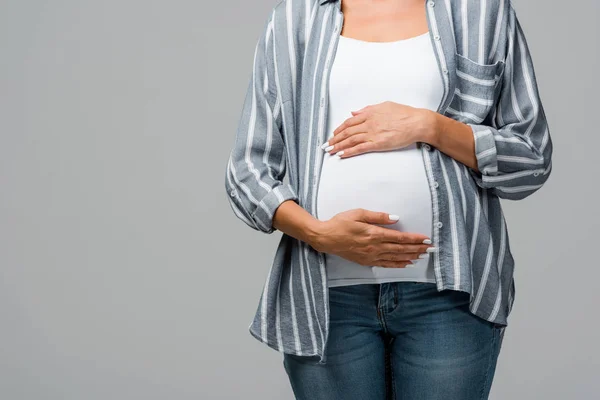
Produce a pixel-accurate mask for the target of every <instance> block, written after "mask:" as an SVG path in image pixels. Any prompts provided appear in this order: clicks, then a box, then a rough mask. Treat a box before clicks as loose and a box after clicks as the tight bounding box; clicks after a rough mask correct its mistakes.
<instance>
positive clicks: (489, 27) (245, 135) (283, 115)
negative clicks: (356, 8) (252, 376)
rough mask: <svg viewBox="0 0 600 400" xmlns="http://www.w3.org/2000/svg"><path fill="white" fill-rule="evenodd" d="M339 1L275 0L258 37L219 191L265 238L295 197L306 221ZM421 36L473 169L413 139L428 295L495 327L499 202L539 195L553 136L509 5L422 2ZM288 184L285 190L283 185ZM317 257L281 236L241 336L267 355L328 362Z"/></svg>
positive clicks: (474, 0) (499, 1)
mask: <svg viewBox="0 0 600 400" xmlns="http://www.w3.org/2000/svg"><path fill="white" fill-rule="evenodd" d="M340 3H341V2H340V1H338V0H281V1H280V2H279V3H278V4H277V5H276V6H275V7H274V8H273V10H272V13H271V14H270V15H269V17H268V19H267V21H266V23H265V26H264V29H263V31H262V35H261V36H260V38H259V40H258V43H257V46H256V51H255V56H254V64H253V74H252V78H251V79H250V84H249V87H248V90H247V94H246V97H245V101H244V104H243V109H242V113H241V118H240V121H239V127H238V129H237V135H236V138H235V143H234V147H233V149H232V151H231V154H230V157H229V160H228V163H227V166H226V174H225V187H226V189H227V195H228V199H229V203H230V205H231V208H232V210H233V212H234V213H235V215H236V216H237V217H238V218H239V219H241V220H242V221H244V222H245V223H246V224H247V225H248V226H250V227H251V228H253V229H255V230H257V231H260V232H264V233H267V234H270V233H272V232H274V230H275V229H274V228H273V225H272V221H273V214H274V212H275V210H276V209H277V207H278V206H279V205H280V204H281V203H282V202H284V201H286V200H293V201H295V202H297V203H298V204H299V205H300V206H302V207H303V208H305V209H306V210H307V211H308V212H310V213H311V214H312V215H313V216H315V217H317V218H318V216H317V215H316V196H317V193H316V188H317V187H318V179H319V176H320V168H321V163H322V160H323V157H324V152H323V151H322V150H321V149H320V148H319V146H320V145H321V144H322V143H324V142H325V140H326V132H325V123H326V120H327V110H328V92H327V90H328V78H329V71H330V67H331V64H332V60H333V58H334V55H335V51H336V48H337V43H338V39H339V34H340V31H341V27H342V23H343V18H344V15H343V13H342V11H341V6H340ZM423 6H424V7H425V8H426V12H427V21H428V26H429V33H430V40H431V41H432V44H433V47H434V49H435V53H436V59H437V62H438V66H439V71H440V74H441V77H442V78H443V82H444V96H443V98H442V100H441V102H440V105H439V108H438V110H437V111H438V112H439V113H442V114H443V115H446V116H448V117H451V118H453V119H455V120H458V121H461V122H464V123H466V124H468V125H469V126H471V128H472V130H473V135H474V141H475V152H476V156H477V164H478V169H479V171H475V170H474V169H471V168H469V167H467V166H466V165H464V164H462V163H460V162H458V161H456V160H455V159H453V158H451V157H449V156H447V155H446V154H445V153H443V152H441V151H439V150H438V149H437V148H435V147H434V146H432V145H430V144H427V143H421V142H419V143H418V145H419V148H420V149H421V153H422V155H423V163H424V166H425V169H426V173H427V179H428V182H429V188H430V191H431V196H432V200H433V201H432V215H433V220H432V233H433V234H432V241H433V244H434V245H437V247H438V251H437V252H434V253H431V257H430V258H429V262H430V263H432V264H430V266H432V267H433V270H434V272H435V279H436V285H437V289H438V290H439V291H441V290H444V289H450V290H461V291H465V292H468V293H470V294H471V302H470V305H469V309H470V311H471V312H472V313H473V314H475V315H477V316H479V317H481V318H484V319H486V320H488V321H491V322H493V323H495V324H499V325H501V327H502V328H503V327H505V326H507V325H508V322H507V317H508V315H509V314H510V312H511V309H512V305H513V302H514V298H515V284H514V279H513V271H514V264H515V262H514V259H513V256H512V254H511V251H510V245H509V237H508V231H507V225H506V222H505V219H504V215H503V212H502V208H501V204H500V199H510V200H520V199H524V198H526V197H528V196H530V195H531V194H533V193H534V192H535V191H537V190H538V189H539V188H540V187H541V186H542V185H543V184H544V183H545V181H546V180H547V179H548V177H549V175H550V172H551V169H552V162H551V156H552V141H551V139H550V133H549V130H548V124H547V121H546V116H545V113H544V109H543V107H542V103H541V100H540V95H539V92H538V88H537V83H536V78H535V73H534V68H533V64H532V59H531V55H530V52H529V48H528V45H527V42H526V39H525V36H524V34H523V30H522V28H521V25H520V23H519V20H518V19H517V15H516V13H515V9H514V8H513V5H512V3H511V1H510V0H431V1H425V0H424V1H423ZM286 174H287V177H288V179H289V183H287V182H284V176H286ZM326 279H327V275H326V270H325V257H324V254H323V253H321V252H318V251H316V250H314V249H313V248H312V247H311V246H310V245H308V244H306V243H305V242H302V241H300V240H297V239H295V238H293V237H291V236H289V235H287V234H285V233H284V234H283V235H282V237H281V240H280V242H279V245H278V248H277V251H276V254H275V258H274V261H273V264H272V266H271V268H270V270H269V273H268V276H267V278H266V282H265V284H264V287H263V292H262V295H261V297H260V301H259V304H258V307H257V310H256V314H255V316H254V319H253V321H252V323H251V324H250V326H249V331H250V333H251V334H252V335H253V336H254V337H255V338H257V339H258V340H260V341H261V342H263V343H265V344H266V345H268V346H269V347H271V348H273V349H276V350H278V351H280V352H284V353H290V354H295V355H305V356H309V355H317V356H319V358H320V361H319V362H320V363H326V359H327V357H326V351H325V349H326V344H327V337H328V333H329V303H328V301H329V298H328V291H327V281H326Z"/></svg>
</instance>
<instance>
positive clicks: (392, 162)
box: [317, 144, 432, 237]
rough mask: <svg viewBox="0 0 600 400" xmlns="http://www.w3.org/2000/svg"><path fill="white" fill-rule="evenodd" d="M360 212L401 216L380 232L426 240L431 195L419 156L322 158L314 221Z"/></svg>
mask: <svg viewBox="0 0 600 400" xmlns="http://www.w3.org/2000/svg"><path fill="white" fill-rule="evenodd" d="M354 208H364V209H367V210H371V211H378V212H385V213H388V214H396V215H399V216H400V220H399V221H397V222H396V223H393V224H380V225H379V226H382V227H385V228H390V229H395V230H398V231H403V232H415V233H421V234H424V235H427V236H429V237H431V223H432V214H431V192H430V190H429V184H428V181H427V175H426V171H425V167H424V165H423V159H422V155H421V150H420V149H418V148H417V146H416V144H412V145H410V146H408V147H405V148H403V149H399V150H393V151H385V152H370V153H364V154H360V155H357V156H353V157H349V158H345V159H339V158H338V157H336V156H332V155H330V154H329V153H325V155H324V158H323V166H322V169H321V177H320V180H319V187H318V192H317V217H318V218H319V219H320V220H322V221H324V220H327V219H329V218H331V217H333V216H334V215H335V214H337V213H339V212H342V211H346V210H350V209H354Z"/></svg>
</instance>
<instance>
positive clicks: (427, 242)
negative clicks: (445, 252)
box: [423, 239, 431, 244]
mask: <svg viewBox="0 0 600 400" xmlns="http://www.w3.org/2000/svg"><path fill="white" fill-rule="evenodd" d="M423 243H425V244H431V239H425V240H423Z"/></svg>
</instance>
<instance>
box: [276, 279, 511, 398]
mask: <svg viewBox="0 0 600 400" xmlns="http://www.w3.org/2000/svg"><path fill="white" fill-rule="evenodd" d="M329 302H330V305H331V320H330V323H331V331H330V334H329V335H330V336H329V340H330V342H329V344H328V346H327V350H326V351H327V363H326V364H324V365H323V364H320V363H319V357H317V356H312V357H306V356H297V355H293V354H284V355H283V364H284V367H285V371H286V372H287V374H288V377H289V380H290V383H291V386H292V389H293V392H294V394H295V397H296V399H300V400H304V399H306V400H308V399H310V400H319V399H323V400H336V399H339V400H353V399H356V400H371V399H372V400H384V399H406V400H437V399H440V400H441V399H444V400H446V399H457V400H458V399H460V400H480V399H487V398H488V395H489V392H490V388H491V385H492V380H493V377H494V373H495V370H496V363H497V360H498V356H499V353H500V348H501V345H502V338H503V335H504V330H505V327H504V326H502V325H500V324H496V323H494V322H489V321H487V320H485V319H483V318H480V317H478V316H476V315H474V314H473V313H471V312H470V311H469V308H468V306H469V294H468V293H466V292H462V291H456V290H442V291H438V290H437V289H436V285H435V283H427V282H407V281H404V282H390V283H382V284H358V285H350V286H339V287H332V288H330V289H329Z"/></svg>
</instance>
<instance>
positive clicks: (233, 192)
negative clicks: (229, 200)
mask: <svg viewBox="0 0 600 400" xmlns="http://www.w3.org/2000/svg"><path fill="white" fill-rule="evenodd" d="M229 194H230V195H231V197H235V195H236V193H235V189H232V190H231V192H230V193H229Z"/></svg>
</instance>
